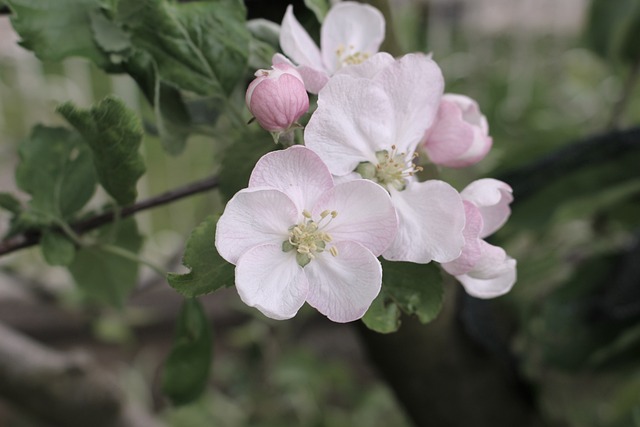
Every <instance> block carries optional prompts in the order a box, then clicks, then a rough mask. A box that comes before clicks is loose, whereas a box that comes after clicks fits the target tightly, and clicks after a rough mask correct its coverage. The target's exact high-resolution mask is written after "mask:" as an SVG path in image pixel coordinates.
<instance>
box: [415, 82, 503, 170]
mask: <svg viewBox="0 0 640 427" xmlns="http://www.w3.org/2000/svg"><path fill="white" fill-rule="evenodd" d="M492 144H493V140H492V139H491V137H490V136H489V125H488V124H487V119H486V117H485V116H483V115H482V113H481V112H480V108H479V107H478V104H477V103H476V102H475V101H474V100H473V99H471V98H469V97H467V96H464V95H454V94H445V95H444V96H443V97H442V100H441V101H440V107H439V109H438V115H437V117H436V120H435V121H434V124H433V126H431V128H430V129H429V130H428V131H427V134H426V138H425V141H424V143H423V148H424V149H425V151H426V152H427V154H428V156H429V159H430V160H431V161H432V162H433V163H435V164H437V165H442V166H447V167H451V168H463V167H467V166H471V165H473V164H476V163H478V162H479V161H480V160H482V159H484V157H485V156H486V155H487V153H488V152H489V150H490V149H491V145H492Z"/></svg>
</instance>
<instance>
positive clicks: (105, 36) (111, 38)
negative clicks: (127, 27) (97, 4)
mask: <svg viewBox="0 0 640 427" xmlns="http://www.w3.org/2000/svg"><path fill="white" fill-rule="evenodd" d="M103 12H104V11H99V10H93V11H91V13H90V14H89V17H90V19H91V29H92V31H93V38H94V40H95V42H96V43H97V44H98V46H100V48H101V49H102V50H104V51H105V52H109V53H112V54H121V53H124V52H125V51H128V50H130V49H131V47H132V46H131V37H130V36H129V34H127V33H126V32H125V31H124V30H123V29H122V28H120V27H119V26H118V25H117V24H116V23H115V22H114V21H113V20H112V19H110V18H109V17H107V16H106V15H105V13H103Z"/></svg>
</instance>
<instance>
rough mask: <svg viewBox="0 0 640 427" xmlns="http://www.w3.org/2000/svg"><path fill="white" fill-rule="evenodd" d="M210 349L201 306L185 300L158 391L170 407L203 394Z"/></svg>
mask: <svg viewBox="0 0 640 427" xmlns="http://www.w3.org/2000/svg"><path fill="white" fill-rule="evenodd" d="M211 346H212V338H211V327H210V326H209V321H208V319H207V316H206V314H205V312H204V309H203V308H202V305H200V303H199V302H198V300H195V299H186V300H185V301H184V304H183V305H182V310H181V311H180V315H179V317H178V324H177V327H176V336H175V339H174V343H173V347H172V349H171V353H170V354H169V357H168V358H167V361H166V362H165V365H164V371H163V375H162V391H163V392H164V393H165V394H166V395H167V396H168V397H169V398H170V399H171V400H172V401H173V403H174V404H176V405H184V404H186V403H189V402H191V401H193V400H195V399H196V398H197V397H198V396H200V395H201V394H202V392H203V391H204V389H205V387H206V385H207V382H208V380H209V371H210V367H211V355H212V348H211Z"/></svg>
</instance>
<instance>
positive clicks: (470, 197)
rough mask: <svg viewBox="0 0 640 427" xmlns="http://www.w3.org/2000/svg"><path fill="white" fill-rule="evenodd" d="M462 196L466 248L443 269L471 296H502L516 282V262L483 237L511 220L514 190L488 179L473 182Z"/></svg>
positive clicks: (444, 265)
mask: <svg viewBox="0 0 640 427" xmlns="http://www.w3.org/2000/svg"><path fill="white" fill-rule="evenodd" d="M460 194H461V195H462V198H463V200H464V205H465V215H466V225H465V229H464V237H465V246H464V248H463V249H462V255H460V257H459V258H458V259H456V260H454V261H452V262H448V263H444V264H442V267H443V268H444V269H445V271H447V272H448V273H449V274H452V275H454V276H455V277H456V279H458V281H459V282H460V283H462V286H464V288H465V290H466V291H467V293H468V294H470V295H473V296H475V297H478V298H493V297H497V296H500V295H503V294H505V293H507V292H509V290H510V289H511V287H512V286H513V285H514V283H515V281H516V260H515V259H513V258H511V257H509V256H508V255H507V254H506V253H505V251H504V250H503V249H502V248H500V247H497V246H493V245H490V244H489V243H487V242H485V241H484V240H483V238H484V237H487V236H488V235H490V234H492V233H493V232H495V231H496V230H498V229H499V228H500V227H502V225H503V224H504V223H505V222H506V220H507V218H508V217H509V215H510V213H511V209H510V208H509V203H511V202H512V201H513V196H512V194H511V187H509V186H508V185H507V184H505V183H504V182H502V181H498V180H496V179H491V178H485V179H480V180H477V181H474V182H472V183H471V184H469V185H468V186H467V187H466V188H465V189H464V190H462V192H461V193H460Z"/></svg>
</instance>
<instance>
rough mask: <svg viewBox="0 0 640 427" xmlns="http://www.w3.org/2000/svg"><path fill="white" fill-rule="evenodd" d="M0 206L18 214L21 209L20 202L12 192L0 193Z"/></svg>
mask: <svg viewBox="0 0 640 427" xmlns="http://www.w3.org/2000/svg"><path fill="white" fill-rule="evenodd" d="M0 208H2V209H4V210H6V211H9V212H11V213H12V214H14V215H18V214H19V213H20V212H21V211H22V204H21V203H20V200H18V199H16V198H15V197H14V196H13V195H12V194H9V193H0Z"/></svg>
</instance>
